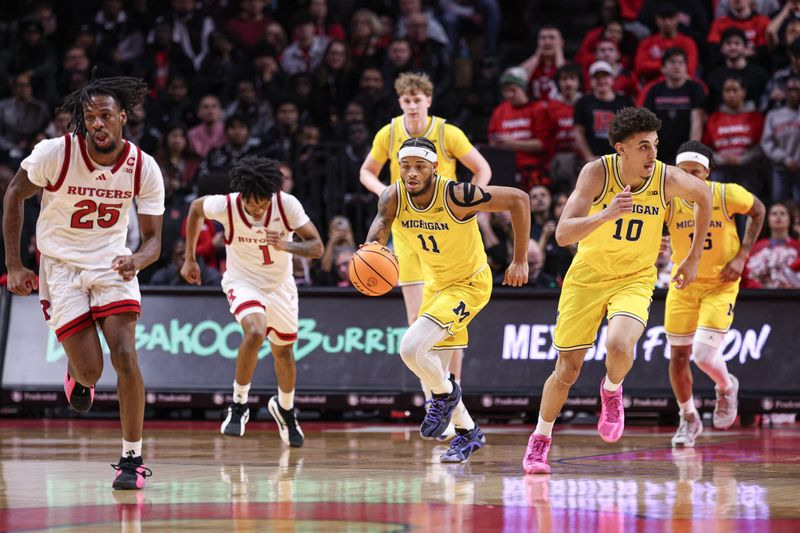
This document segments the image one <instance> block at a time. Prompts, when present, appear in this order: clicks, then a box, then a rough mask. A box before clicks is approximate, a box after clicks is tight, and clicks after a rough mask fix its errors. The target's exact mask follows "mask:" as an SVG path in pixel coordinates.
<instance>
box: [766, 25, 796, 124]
mask: <svg viewBox="0 0 800 533" xmlns="http://www.w3.org/2000/svg"><path fill="white" fill-rule="evenodd" d="M793 76H800V39H795V40H794V41H793V42H792V44H790V45H789V66H788V67H786V68H784V69H781V70H779V71H777V72H775V74H773V75H772V78H770V80H769V82H768V83H767V87H766V89H764V93H763V94H762V96H761V106H760V107H761V109H762V110H764V109H772V108H773V107H778V106H781V105H783V103H784V102H785V101H786V82H787V81H789V78H791V77H793Z"/></svg>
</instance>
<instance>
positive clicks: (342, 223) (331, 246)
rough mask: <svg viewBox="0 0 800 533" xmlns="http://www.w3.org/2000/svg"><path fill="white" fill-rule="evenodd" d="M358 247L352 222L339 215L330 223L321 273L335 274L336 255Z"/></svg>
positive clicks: (321, 260)
mask: <svg viewBox="0 0 800 533" xmlns="http://www.w3.org/2000/svg"><path fill="white" fill-rule="evenodd" d="M355 247H356V241H355V237H354V236H353V227H352V226H351V225H350V220H348V219H347V218H346V217H343V216H341V215H337V216H335V217H333V218H332V219H331V221H330V222H329V223H328V242H327V243H326V244H325V253H324V254H323V255H322V258H321V259H320V265H319V267H320V271H321V272H323V273H325V274H330V273H331V272H334V262H335V261H336V254H338V253H339V251H341V250H342V249H349V250H354V249H355Z"/></svg>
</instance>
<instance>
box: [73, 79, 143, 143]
mask: <svg viewBox="0 0 800 533" xmlns="http://www.w3.org/2000/svg"><path fill="white" fill-rule="evenodd" d="M95 68H96V67H95ZM148 90H149V89H148V87H147V84H146V83H145V82H144V81H143V80H141V79H139V78H131V77H128V76H114V77H111V78H101V79H99V80H96V79H94V69H93V70H92V81H90V82H89V84H88V85H86V87H83V88H82V89H78V90H77V91H74V92H72V93H70V94H68V95H67V96H66V97H65V98H64V103H63V104H62V105H61V107H59V108H58V111H59V112H61V111H66V112H67V113H70V114H71V115H72V120H71V121H70V123H69V125H68V126H67V128H70V127H72V128H73V131H74V132H75V133H80V134H82V135H86V121H85V120H84V118H83V108H84V107H85V106H90V107H91V106H93V105H94V102H92V97H93V96H97V95H99V94H101V95H106V96H110V97H111V98H113V99H114V100H115V101H116V102H117V105H118V106H119V108H120V110H122V111H125V112H126V113H130V112H131V111H132V110H133V108H134V107H136V105H137V104H140V103H142V102H143V101H144V97H145V95H146V94H147V91H148Z"/></svg>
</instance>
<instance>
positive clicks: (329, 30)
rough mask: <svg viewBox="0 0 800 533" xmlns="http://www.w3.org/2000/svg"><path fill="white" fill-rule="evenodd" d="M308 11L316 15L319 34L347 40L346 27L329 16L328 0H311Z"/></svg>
mask: <svg viewBox="0 0 800 533" xmlns="http://www.w3.org/2000/svg"><path fill="white" fill-rule="evenodd" d="M308 12H309V13H311V16H312V17H314V23H315V24H316V27H317V35H321V36H323V37H327V38H328V39H331V40H333V39H338V40H340V41H344V40H345V34H344V28H342V25H341V24H339V23H338V22H335V21H333V20H331V17H329V16H328V14H329V13H328V0H311V3H310V4H309V5H308Z"/></svg>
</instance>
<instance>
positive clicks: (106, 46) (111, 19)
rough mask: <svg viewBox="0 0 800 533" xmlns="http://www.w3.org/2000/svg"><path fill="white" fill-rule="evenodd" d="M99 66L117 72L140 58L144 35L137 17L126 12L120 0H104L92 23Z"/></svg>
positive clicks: (142, 50)
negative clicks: (103, 65)
mask: <svg viewBox="0 0 800 533" xmlns="http://www.w3.org/2000/svg"><path fill="white" fill-rule="evenodd" d="M93 25H94V32H95V42H96V43H97V51H98V54H97V57H96V58H95V60H96V61H97V62H98V63H103V64H105V65H107V66H108V67H110V68H111V69H113V70H115V71H117V72H124V71H125V70H126V69H127V68H128V66H129V65H132V64H133V63H134V62H135V61H138V60H140V59H141V56H142V53H143V52H144V34H143V32H142V29H143V28H142V26H141V24H140V23H139V20H138V17H136V16H135V14H134V13H131V12H128V11H125V9H124V8H123V4H122V0H103V3H102V7H101V8H100V9H99V10H98V11H97V13H96V14H95V16H94V20H93Z"/></svg>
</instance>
